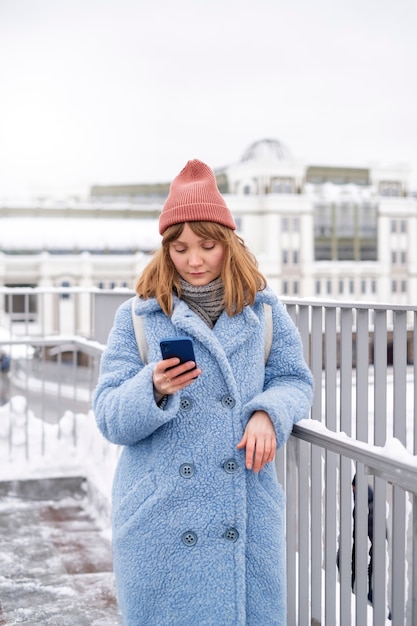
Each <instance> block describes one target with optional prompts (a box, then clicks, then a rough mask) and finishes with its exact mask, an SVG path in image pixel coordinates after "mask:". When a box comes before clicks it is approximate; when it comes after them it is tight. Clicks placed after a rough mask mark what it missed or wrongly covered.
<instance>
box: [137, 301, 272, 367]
mask: <svg viewBox="0 0 417 626" xmlns="http://www.w3.org/2000/svg"><path fill="white" fill-rule="evenodd" d="M135 300H136V298H132V320H133V328H134V331H135V337H136V343H137V344H138V351H139V356H140V358H141V360H142V363H144V364H145V365H146V363H147V362H148V344H147V342H146V337H145V329H144V327H143V317H142V315H136V313H135ZM264 314H265V338H264V341H265V345H264V359H265V363H266V362H267V360H268V357H269V353H270V352H271V346H272V334H273V325H272V307H271V305H270V304H266V303H264Z"/></svg>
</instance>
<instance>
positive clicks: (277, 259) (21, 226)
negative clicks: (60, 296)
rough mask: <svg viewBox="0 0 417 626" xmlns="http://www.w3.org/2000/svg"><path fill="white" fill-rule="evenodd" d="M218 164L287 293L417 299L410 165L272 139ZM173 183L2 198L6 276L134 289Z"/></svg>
mask: <svg viewBox="0 0 417 626" xmlns="http://www.w3.org/2000/svg"><path fill="white" fill-rule="evenodd" d="M215 173H216V176H217V179H218V183H219V188H220V190H221V191H222V193H223V194H224V196H225V199H226V202H227V203H228V205H229V207H230V209H231V211H232V213H233V215H234V217H235V219H236V222H237V226H238V233H239V234H240V235H241V236H242V237H243V238H244V240H245V241H246V242H247V244H248V246H249V247H250V249H251V250H252V251H253V252H254V253H255V255H256V256H257V258H258V260H259V265H260V269H261V270H262V271H263V272H264V274H265V275H266V277H267V279H268V281H269V283H270V284H271V286H272V288H273V289H274V290H275V291H276V292H277V293H278V294H280V295H283V296H286V295H288V296H297V297H306V298H312V297H317V298H325V299H327V300H328V299H337V300H347V301H368V302H369V301H370V302H380V303H385V302H389V303H391V304H400V305H401V304H407V303H409V304H412V303H415V302H417V196H416V195H413V194H412V193H411V190H410V188H409V178H410V172H409V170H407V168H406V167H404V166H402V167H400V166H392V167H380V166H372V167H371V166H369V167H363V168H358V167H334V166H314V165H306V164H305V163H303V162H301V161H300V160H298V159H295V158H293V157H292V156H291V155H290V153H289V152H288V150H287V149H286V148H285V147H284V146H283V145H282V144H281V143H280V142H279V141H276V140H270V139H266V140H262V141H258V142H255V143H254V144H253V145H252V146H250V147H249V148H248V150H247V151H246V152H245V154H244V155H243V157H242V159H241V160H240V161H239V162H237V163H235V164H232V165H230V166H228V167H226V168H223V169H222V170H216V169H215ZM161 190H162V191H161ZM167 190H168V184H167V183H163V184H161V185H159V189H158V190H157V193H155V185H153V186H152V185H149V186H147V185H137V186H134V185H133V186H123V185H119V186H113V187H111V188H104V187H103V188H100V187H96V188H92V193H91V196H90V198H89V199H88V201H84V202H80V201H78V202H76V201H73V200H72V201H68V202H62V201H61V202H59V203H58V202H54V201H48V202H46V201H42V202H40V201H39V202H35V201H34V202H31V203H25V204H18V203H15V204H13V203H8V204H3V205H1V206H0V287H1V286H3V287H4V286H6V287H7V286H8V287H16V286H25V287H26V286H31V287H47V288H49V287H82V288H90V287H97V288H103V289H109V288H110V289H111V288H115V287H116V288H118V287H127V288H129V289H132V288H133V287H134V284H135V281H136V278H137V276H138V275H139V273H140V272H141V270H142V269H143V267H144V266H145V264H146V263H147V262H148V260H149V254H150V253H151V252H152V251H153V250H154V249H155V248H156V247H157V246H158V245H159V242H160V237H159V234H158V228H157V222H158V216H159V213H160V211H161V208H162V206H163V202H164V199H165V197H166V193H167Z"/></svg>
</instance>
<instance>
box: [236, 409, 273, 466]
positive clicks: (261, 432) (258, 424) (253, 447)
mask: <svg viewBox="0 0 417 626" xmlns="http://www.w3.org/2000/svg"><path fill="white" fill-rule="evenodd" d="M245 446H246V467H247V469H253V471H254V472H255V474H257V473H258V472H260V471H261V469H263V468H264V467H265V465H266V463H270V462H271V461H273V460H274V457H275V451H276V448H277V438H276V436H275V429H274V425H273V423H272V421H271V418H270V417H269V415H268V413H266V412H265V411H255V413H254V414H253V415H252V417H251V418H250V420H249V421H248V423H247V426H246V428H245V432H244V433H243V437H242V439H241V440H240V442H239V443H238V444H237V446H236V447H237V448H238V449H239V450H241V449H242V448H244V447H245Z"/></svg>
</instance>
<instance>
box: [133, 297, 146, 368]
mask: <svg viewBox="0 0 417 626" xmlns="http://www.w3.org/2000/svg"><path fill="white" fill-rule="evenodd" d="M135 300H136V298H132V320H133V329H134V331H135V337H136V343H137V344H138V350H139V356H140V358H141V359H142V363H143V364H144V365H146V363H147V362H148V344H147V341H146V337H145V329H144V328H143V317H142V315H136V313H135Z"/></svg>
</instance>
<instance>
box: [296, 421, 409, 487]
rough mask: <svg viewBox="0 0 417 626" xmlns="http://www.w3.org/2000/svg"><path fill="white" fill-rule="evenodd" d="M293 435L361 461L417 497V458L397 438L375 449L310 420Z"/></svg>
mask: <svg viewBox="0 0 417 626" xmlns="http://www.w3.org/2000/svg"><path fill="white" fill-rule="evenodd" d="M292 434H293V435H294V436H295V437H297V438H298V439H303V440H304V441H308V442H309V443H311V444H314V445H317V446H319V447H321V448H324V449H325V450H330V451H331V452H335V453H336V454H341V455H342V456H346V457H348V458H350V459H352V460H354V461H359V462H360V463H363V464H364V465H365V468H366V470H367V472H368V473H369V474H374V475H375V476H379V477H381V478H384V479H385V480H387V481H388V482H391V483H393V484H395V485H398V486H400V487H402V488H403V489H405V490H406V491H411V492H413V493H415V494H417V456H414V455H412V454H410V453H409V452H407V450H406V449H405V448H404V447H403V446H402V444H401V442H400V441H398V440H397V439H395V438H393V439H391V440H390V441H389V442H387V444H386V445H385V446H384V447H380V446H374V445H373V444H370V443H365V442H363V441H358V440H357V439H352V438H351V437H348V435H346V434H345V433H342V432H334V431H332V430H329V429H328V428H326V427H325V426H324V424H322V423H321V422H319V421H317V420H310V419H306V420H302V421H301V422H298V423H297V424H295V425H294V427H293V431H292Z"/></svg>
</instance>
